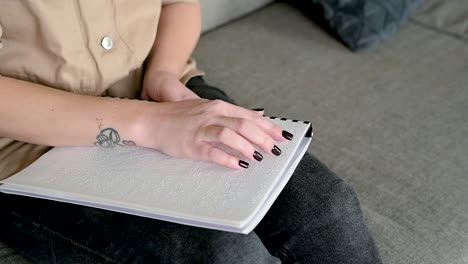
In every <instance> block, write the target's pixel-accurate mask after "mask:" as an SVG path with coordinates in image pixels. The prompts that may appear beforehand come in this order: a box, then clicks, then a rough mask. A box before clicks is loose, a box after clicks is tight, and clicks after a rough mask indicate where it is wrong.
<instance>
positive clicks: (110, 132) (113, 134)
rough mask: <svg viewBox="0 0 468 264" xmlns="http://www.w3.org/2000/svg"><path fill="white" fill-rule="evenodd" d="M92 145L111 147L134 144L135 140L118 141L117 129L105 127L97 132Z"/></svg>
mask: <svg viewBox="0 0 468 264" xmlns="http://www.w3.org/2000/svg"><path fill="white" fill-rule="evenodd" d="M94 145H96V146H99V147H103V148H113V147H115V146H117V145H118V146H135V145H136V144H135V142H133V141H131V140H122V142H120V135H119V132H117V130H115V129H113V128H110V127H109V128H105V129H103V130H101V132H99V135H97V136H96V142H94Z"/></svg>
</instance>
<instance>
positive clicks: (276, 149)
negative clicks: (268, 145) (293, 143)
mask: <svg viewBox="0 0 468 264" xmlns="http://www.w3.org/2000/svg"><path fill="white" fill-rule="evenodd" d="M271 152H272V153H273V154H275V155H276V156H279V155H281V149H280V148H278V146H276V145H275V146H273V149H272V150H271Z"/></svg>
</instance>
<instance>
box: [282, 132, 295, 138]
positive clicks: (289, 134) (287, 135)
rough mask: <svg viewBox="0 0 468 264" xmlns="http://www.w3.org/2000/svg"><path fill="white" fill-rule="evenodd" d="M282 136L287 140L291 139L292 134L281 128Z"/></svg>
mask: <svg viewBox="0 0 468 264" xmlns="http://www.w3.org/2000/svg"><path fill="white" fill-rule="evenodd" d="M283 137H284V138H285V139H287V140H291V139H293V137H294V136H293V134H291V133H289V132H288V131H286V130H283Z"/></svg>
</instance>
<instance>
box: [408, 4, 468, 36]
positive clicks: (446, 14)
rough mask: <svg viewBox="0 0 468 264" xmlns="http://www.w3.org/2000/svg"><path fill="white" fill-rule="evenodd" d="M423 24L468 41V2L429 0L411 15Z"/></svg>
mask: <svg viewBox="0 0 468 264" xmlns="http://www.w3.org/2000/svg"><path fill="white" fill-rule="evenodd" d="M411 19H412V21H413V22H415V23H418V24H419V25H421V26H424V27H427V28H432V29H435V30H438V31H440V32H442V33H445V34H448V35H451V36H454V37H456V38H459V39H461V40H464V41H468V2H467V1H466V0H451V1H441V0H427V3H425V4H424V5H423V6H421V8H419V9H418V10H416V12H415V13H414V14H413V15H412V16H411Z"/></svg>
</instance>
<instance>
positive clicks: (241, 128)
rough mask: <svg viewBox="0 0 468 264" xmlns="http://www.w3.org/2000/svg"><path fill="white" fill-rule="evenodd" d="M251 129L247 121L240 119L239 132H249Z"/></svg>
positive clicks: (238, 123)
mask: <svg viewBox="0 0 468 264" xmlns="http://www.w3.org/2000/svg"><path fill="white" fill-rule="evenodd" d="M249 127H250V123H249V121H248V120H247V119H239V120H238V121H237V129H238V130H239V131H247V130H248V129H249Z"/></svg>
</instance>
